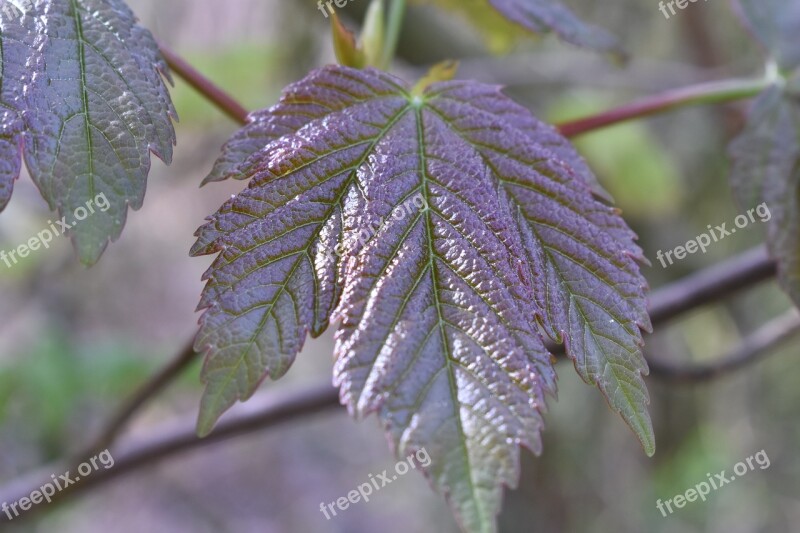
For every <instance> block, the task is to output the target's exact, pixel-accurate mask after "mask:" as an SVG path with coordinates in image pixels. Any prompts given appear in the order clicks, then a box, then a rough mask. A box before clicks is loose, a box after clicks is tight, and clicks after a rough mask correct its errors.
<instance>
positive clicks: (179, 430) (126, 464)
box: [0, 384, 339, 523]
mask: <svg viewBox="0 0 800 533" xmlns="http://www.w3.org/2000/svg"><path fill="white" fill-rule="evenodd" d="M243 407H244V408H243V409H242V410H240V411H238V412H236V413H231V414H229V415H228V416H226V417H225V418H224V419H222V420H221V421H220V422H219V424H218V425H217V427H216V429H215V430H214V433H212V434H211V435H209V436H208V437H206V438H204V439H200V438H198V437H197V434H196V431H195V424H194V418H192V419H186V420H181V421H180V422H178V423H174V422H173V423H170V424H169V425H167V426H165V428H162V429H156V430H153V432H152V435H153V436H152V437H150V438H148V439H146V440H142V441H140V442H138V443H136V444H135V445H132V446H129V447H127V449H122V450H118V451H115V452H114V453H112V457H113V458H114V466H113V467H112V468H109V469H107V470H105V469H99V470H96V471H94V472H92V473H91V474H90V475H88V476H82V477H81V479H80V480H79V481H77V482H75V483H73V484H72V485H70V486H69V487H67V488H65V489H64V490H62V491H60V492H57V493H56V494H55V496H53V498H52V502H53V503H56V502H63V501H65V500H67V499H69V498H71V497H73V496H75V495H78V494H80V493H82V492H85V491H87V490H89V489H92V488H96V487H99V486H102V485H104V484H106V483H108V482H109V481H111V480H113V479H116V478H119V477H122V476H124V475H126V474H128V473H130V472H132V471H135V470H137V469H139V468H141V467H143V466H147V465H150V464H152V463H154V462H157V461H159V460H162V459H164V458H166V457H170V456H172V455H175V454H178V453H181V452H185V451H188V450H192V449H195V448H200V447H204V446H208V445H211V444H214V443H217V442H222V441H225V440H228V439H231V438H233V437H236V436H239V435H245V434H248V433H253V432H255V431H258V430H261V429H263V428H266V427H274V426H276V425H279V424H282V423H285V422H289V421H294V420H299V419H301V418H304V417H305V416H306V415H313V414H317V413H320V412H322V411H325V410H328V409H332V408H336V407H339V395H338V392H337V391H336V389H334V388H333V387H331V386H330V384H324V385H318V386H314V387H309V388H305V389H303V390H300V391H294V392H289V393H282V394H280V395H279V394H267V395H264V400H263V401H261V402H259V401H258V399H257V398H255V399H253V400H252V401H251V404H247V405H245V406H243ZM88 458H89V456H87V457H84V458H83V459H82V460H84V461H85V460H87V459H88ZM77 464H79V462H67V463H56V464H50V465H47V466H45V467H43V468H40V469H38V470H37V471H36V472H35V473H33V474H31V475H28V476H25V477H23V478H19V479H17V480H15V481H12V482H11V483H9V484H7V485H5V486H4V487H2V489H0V502H8V503H13V502H16V501H19V499H20V498H23V497H29V496H30V494H31V492H33V491H35V490H38V489H39V487H41V486H42V485H44V484H46V483H49V482H50V481H51V475H52V474H55V475H56V476H58V475H60V474H62V473H64V472H67V471H70V472H72V473H73V474H74V473H75V469H76V466H77ZM47 507H48V506H47V505H44V504H42V505H38V506H34V507H32V508H31V509H30V510H29V511H27V512H25V513H24V514H21V515H20V516H19V517H15V518H14V522H15V523H16V522H21V521H22V520H24V519H28V518H31V517H32V516H34V515H35V514H36V512H40V511H43V510H45V509H47ZM4 522H9V520H8V516H7V515H6V514H4V513H0V523H4Z"/></svg>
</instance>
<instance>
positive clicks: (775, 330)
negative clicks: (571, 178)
mask: <svg viewBox="0 0 800 533" xmlns="http://www.w3.org/2000/svg"><path fill="white" fill-rule="evenodd" d="M798 333H800V316H799V315H798V314H797V312H796V311H794V310H792V311H791V312H789V313H787V314H786V315H784V316H782V317H780V318H778V319H775V320H774V321H772V322H770V323H768V324H767V325H765V326H763V327H762V328H761V329H759V330H758V331H756V332H755V333H754V334H752V335H751V336H750V337H747V338H746V339H744V341H742V344H741V347H740V348H738V349H737V350H736V351H734V352H733V353H732V354H730V355H728V356H725V357H722V358H720V359H719V360H717V361H716V362H714V363H709V364H705V365H697V366H690V367H680V366H677V365H672V364H665V363H657V362H651V369H652V370H653V371H654V374H655V373H656V371H657V373H658V375H659V376H660V377H663V378H666V379H669V380H670V381H676V382H682V383H690V382H698V381H707V380H710V379H713V378H716V377H719V376H722V375H725V374H728V373H730V372H732V371H734V370H737V369H740V368H742V367H744V366H746V365H748V364H751V363H754V362H757V361H759V360H761V359H762V358H763V357H765V356H766V355H767V354H768V353H770V352H772V351H773V350H774V349H775V348H777V347H779V346H780V345H781V344H783V343H784V342H786V341H787V340H789V339H790V338H791V337H793V336H795V335H797V334H798ZM265 398H266V399H267V401H266V402H264V404H262V405H258V406H254V405H253V403H252V402H251V404H249V405H248V407H249V410H247V411H245V410H243V411H240V412H238V413H232V414H230V415H228V416H227V417H225V418H224V419H223V420H222V421H220V423H219V425H218V426H217V429H216V430H215V431H214V433H212V434H211V435H210V436H208V437H206V438H205V439H199V438H198V437H197V435H196V433H195V427H194V423H193V420H186V421H181V422H180V423H173V424H170V426H169V427H168V429H166V430H154V431H153V435H155V436H154V437H151V438H149V439H147V440H145V441H142V442H139V443H138V444H136V445H133V446H130V447H129V448H128V449H127V450H122V451H120V452H118V453H114V454H113V457H114V466H113V468H110V469H108V470H98V471H96V472H93V473H92V474H91V475H90V476H85V477H83V478H81V480H80V481H79V482H77V483H75V484H73V485H72V486H70V487H69V488H68V489H66V490H64V491H62V492H59V493H57V494H56V495H55V497H54V498H53V502H54V503H55V502H63V501H64V500H66V499H69V498H71V497H74V496H76V495H78V494H80V493H82V492H86V491H87V490H90V489H93V488H96V487H99V486H101V485H104V484H106V483H108V482H110V481H112V480H114V479H117V478H120V477H123V476H125V475H126V474H128V473H131V472H133V471H136V470H138V469H139V468H141V467H145V466H149V465H152V464H153V463H155V462H158V461H161V460H163V459H165V458H167V457H170V456H173V455H176V454H179V453H182V452H185V451H189V450H192V449H195V448H200V447H203V446H208V445H210V444H213V443H217V442H221V441H225V440H228V439H231V438H233V437H236V436H239V435H245V434H248V433H253V432H255V431H259V430H263V429H265V428H269V427H274V426H277V425H279V424H282V423H284V422H287V421H290V420H291V421H295V420H298V419H300V418H303V417H305V416H306V415H314V414H318V413H320V412H323V411H326V410H328V409H333V408H338V407H340V405H339V395H338V393H337V391H336V390H335V389H333V388H332V387H331V386H330V385H328V384H324V385H318V386H315V387H312V388H307V389H305V390H302V391H299V392H292V393H289V394H287V395H285V396H279V397H277V399H275V398H274V397H273V395H267V396H265ZM71 469H72V470H74V466H73V467H70V466H69V465H66V464H60V465H50V466H49V467H46V468H42V469H39V471H38V472H36V474H35V475H31V476H28V477H26V478H23V479H19V480H17V481H16V482H13V483H11V484H9V485H7V486H5V487H3V489H2V490H0V501H6V502H14V501H18V500H19V499H20V498H22V497H27V496H29V495H30V494H31V492H32V491H34V490H37V489H38V488H39V487H41V486H42V485H43V484H44V483H48V482H49V481H50V477H48V474H56V475H58V474H59V473H61V472H64V471H67V470H71ZM42 509H43V507H34V508H33V509H32V510H31V511H29V512H28V513H27V514H24V515H22V516H21V517H19V518H17V520H20V519H22V518H28V517H29V516H30V515H33V514H34V512H33V511H35V510H39V511H40V510H42ZM5 521H7V517H6V516H4V515H0V523H2V522H5Z"/></svg>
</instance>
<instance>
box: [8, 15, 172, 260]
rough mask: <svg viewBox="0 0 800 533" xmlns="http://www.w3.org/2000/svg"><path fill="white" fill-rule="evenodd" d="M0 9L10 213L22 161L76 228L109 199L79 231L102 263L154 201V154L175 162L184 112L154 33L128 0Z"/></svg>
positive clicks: (82, 248) (82, 251) (82, 247)
mask: <svg viewBox="0 0 800 533" xmlns="http://www.w3.org/2000/svg"><path fill="white" fill-rule="evenodd" d="M29 3H30V4H31V6H30V8H29V9H26V10H24V11H23V10H20V9H16V8H14V9H4V10H0V54H1V55H2V59H1V61H2V63H1V64H0V68H2V79H1V80H0V83H2V85H1V86H0V154H2V156H3V158H2V164H1V165H0V209H2V207H4V206H5V204H6V202H7V201H8V197H9V195H10V193H11V186H12V184H13V181H14V180H15V179H16V178H17V176H18V174H19V170H20V154H21V152H23V151H24V155H25V162H26V164H27V166H28V169H29V171H30V174H31V176H32V178H33V180H34V181H35V182H36V185H37V186H38V187H39V190H40V191H41V193H42V196H44V198H45V199H46V200H47V202H48V204H49V205H50V207H51V209H55V210H57V211H58V213H59V216H65V217H66V218H67V222H68V223H71V222H74V221H73V220H72V214H73V212H74V211H75V209H76V208H78V207H81V206H85V205H86V204H87V202H89V201H91V200H93V199H94V198H95V197H97V196H98V195H100V194H104V195H105V197H106V198H107V199H108V201H109V204H110V205H109V208H108V209H107V210H105V211H99V210H98V211H96V212H94V213H93V214H92V216H91V217H89V218H87V219H85V220H83V221H81V222H80V223H78V224H75V225H74V227H73V229H72V230H70V235H71V237H72V239H73V242H74V244H75V247H76V249H77V251H78V255H79V257H80V259H81V261H83V262H84V263H87V264H92V263H94V262H95V261H97V259H98V258H99V257H100V255H101V254H102V252H103V250H104V249H105V247H106V245H107V244H108V241H109V240H115V239H116V238H117V237H119V235H120V233H121V231H122V227H123V225H124V224H125V219H126V217H127V211H128V206H130V207H132V208H133V209H138V208H139V207H141V205H142V201H143V198H144V192H145V185H146V179H147V174H148V172H149V169H150V152H153V153H155V154H156V155H157V156H158V157H160V158H161V159H163V160H164V161H165V162H167V163H169V162H170V160H171V158H172V147H173V145H174V143H175V132H174V130H173V126H172V121H171V119H172V118H175V111H174V109H173V107H172V104H171V102H170V98H169V94H168V92H167V88H166V86H165V84H164V81H163V80H162V78H161V75H162V73H166V72H167V67H166V64H165V63H164V61H163V59H162V58H161V55H160V53H159V51H158V47H157V46H156V44H155V41H154V40H153V37H152V35H150V33H149V32H148V31H147V30H145V29H144V28H142V27H141V26H138V25H137V24H136V19H135V17H134V15H133V13H132V12H131V10H130V9H129V8H128V7H127V6H126V5H125V3H124V2H123V1H122V0H36V1H31V2H29Z"/></svg>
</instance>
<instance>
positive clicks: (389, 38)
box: [380, 0, 406, 70]
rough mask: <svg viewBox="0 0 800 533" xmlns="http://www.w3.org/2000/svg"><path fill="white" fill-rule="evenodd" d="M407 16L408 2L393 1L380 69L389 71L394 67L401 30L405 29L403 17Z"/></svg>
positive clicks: (387, 23)
mask: <svg viewBox="0 0 800 533" xmlns="http://www.w3.org/2000/svg"><path fill="white" fill-rule="evenodd" d="M405 14H406V0H392V6H391V8H390V10H389V18H388V20H387V22H386V41H385V42H384V45H383V54H381V62H380V68H381V69H383V70H388V69H389V67H390V66H391V65H392V59H394V54H395V51H396V50H397V43H398V42H399V40H400V29H401V28H402V27H403V17H404V16H405Z"/></svg>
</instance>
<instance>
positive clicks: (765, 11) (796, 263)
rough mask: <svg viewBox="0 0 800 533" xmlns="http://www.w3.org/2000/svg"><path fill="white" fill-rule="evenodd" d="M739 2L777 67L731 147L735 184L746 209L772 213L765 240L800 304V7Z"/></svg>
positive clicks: (776, 0)
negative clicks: (799, 39)
mask: <svg viewBox="0 0 800 533" xmlns="http://www.w3.org/2000/svg"><path fill="white" fill-rule="evenodd" d="M738 3H739V6H740V10H739V11H740V13H741V15H742V16H743V19H744V23H745V25H746V26H747V27H749V28H750V29H751V30H752V32H753V33H754V35H755V36H756V38H757V39H758V40H759V41H761V42H762V43H763V44H764V45H765V46H766V47H767V49H768V51H769V52H770V53H771V55H772V59H773V60H774V61H776V67H777V68H776V69H775V70H776V72H775V73H774V77H775V82H774V84H772V85H771V86H770V87H769V88H767V89H766V90H765V91H764V92H763V93H762V94H761V95H759V97H758V98H757V99H756V101H755V103H754V104H753V108H752V110H751V112H750V116H749V118H748V121H747V124H746V125H745V129H744V131H743V132H742V133H741V135H740V136H739V137H737V138H736V139H734V141H733V142H732V143H731V145H730V147H729V154H730V156H731V160H732V162H733V168H732V173H731V183H732V185H733V188H734V192H735V193H736V196H737V199H738V200H739V202H740V203H741V204H742V207H743V208H745V209H748V210H749V209H761V210H762V211H765V210H766V211H765V214H766V213H769V214H770V215H771V219H770V220H769V225H768V227H767V228H768V229H767V241H768V244H769V247H770V251H771V253H772V255H773V256H774V257H775V258H776V259H777V261H778V279H779V281H780V283H781V286H782V287H783V289H784V290H785V291H786V292H787V293H788V294H789V296H791V297H792V299H793V300H794V302H795V304H796V305H798V306H800V83H798V80H800V69H798V67H800V45H799V44H798V40H797V36H798V35H800V4H797V3H796V2H792V1H788V0H765V1H763V2H762V1H758V2H756V1H754V0H739V2H738ZM793 70H794V72H792V71H793ZM761 204H765V205H764V206H761ZM759 206H760V207H759ZM759 215H762V214H761V213H759ZM762 216H763V215H762Z"/></svg>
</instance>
